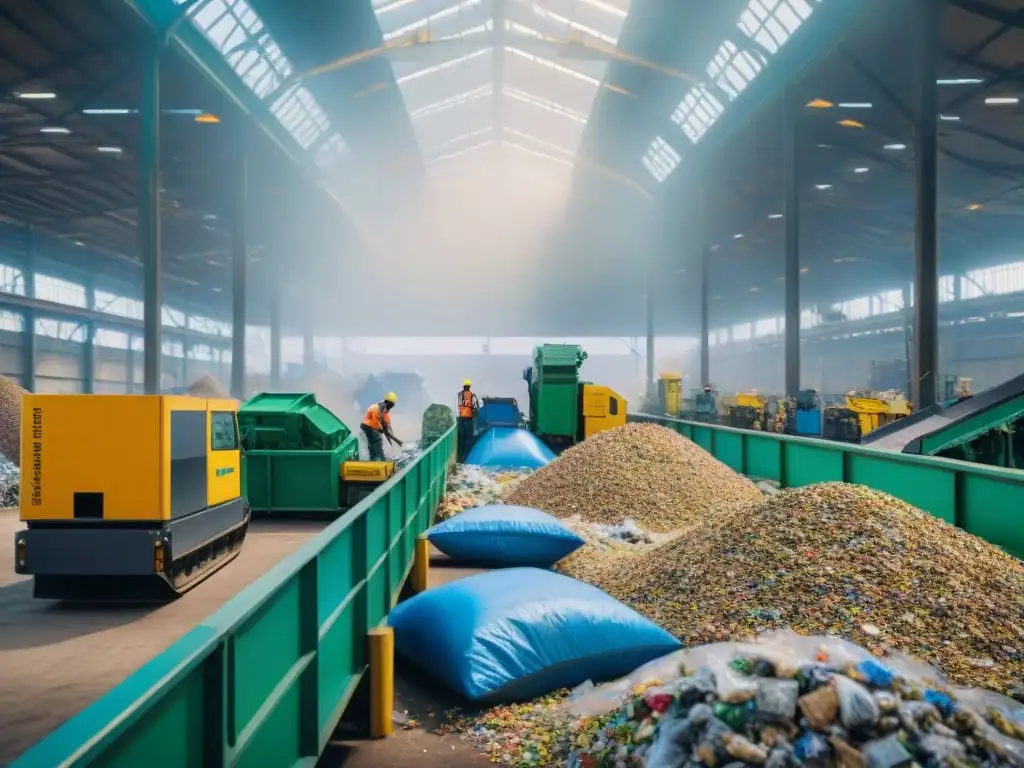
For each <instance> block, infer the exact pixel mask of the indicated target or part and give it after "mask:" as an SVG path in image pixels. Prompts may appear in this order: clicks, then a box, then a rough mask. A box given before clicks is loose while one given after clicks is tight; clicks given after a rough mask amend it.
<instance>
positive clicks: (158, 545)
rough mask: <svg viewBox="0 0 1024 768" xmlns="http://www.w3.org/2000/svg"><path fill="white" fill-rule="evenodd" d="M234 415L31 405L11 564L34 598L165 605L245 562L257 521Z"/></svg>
mask: <svg viewBox="0 0 1024 768" xmlns="http://www.w3.org/2000/svg"><path fill="white" fill-rule="evenodd" d="M237 410H238V403H237V402H236V401H234V400H208V399H202V398H193V397H185V396H173V395H35V394H29V395H25V396H24V397H23V399H22V430H21V443H22V456H23V457H31V458H30V459H29V460H27V461H24V464H25V470H26V471H25V472H24V473H23V476H22V485H21V499H20V502H19V508H20V514H21V520H22V522H24V523H25V524H26V526H27V527H26V529H25V530H22V531H18V532H17V533H16V534H15V540H14V548H15V561H14V562H15V571H16V572H17V573H19V574H25V575H30V576H33V577H34V594H35V596H36V597H41V598H55V599H84V600H94V599H125V600H164V599H168V598H173V597H175V596H177V595H180V594H182V593H184V592H187V591H188V590H189V589H191V588H192V587H194V586H195V585H196V584H198V583H199V582H201V581H202V580H203V579H205V578H206V577H207V576H209V575H210V574H212V573H213V572H215V571H216V570H218V569H219V568H221V567H222V566H224V565H226V564H227V563H228V562H229V561H230V560H232V559H233V558H234V557H235V556H237V555H238V552H239V550H240V549H241V546H242V542H243V541H244V539H245V535H246V531H247V529H248V525H249V517H250V508H249V504H248V502H247V501H246V498H245V492H244V484H243V483H244V481H243V479H242V468H243V465H242V455H241V451H240V444H239V436H238V423H237V413H236V412H237ZM83 438H85V439H87V440H88V445H87V447H86V448H85V450H83V443H82V440H83Z"/></svg>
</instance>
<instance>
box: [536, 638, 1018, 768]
mask: <svg viewBox="0 0 1024 768" xmlns="http://www.w3.org/2000/svg"><path fill="white" fill-rule="evenodd" d="M812 643H818V644H819V645H818V647H817V649H813V648H811V647H810V645H811V644H812ZM801 650H803V651H804V652H803V653H801V652H800V651H801ZM808 651H809V652H808ZM900 661H901V660H898V659H897V660H895V662H894V663H893V664H891V665H890V664H888V663H886V662H885V661H879V660H878V659H876V658H875V657H874V656H873V654H871V653H870V652H869V651H867V650H865V649H862V648H859V647H857V646H855V645H853V644H851V643H845V642H843V641H838V640H835V639H833V638H825V637H818V638H802V637H801V638H797V637H795V636H792V635H788V636H787V635H785V634H782V635H777V636H775V637H774V638H768V642H766V643H764V644H762V643H752V644H743V645H738V644H733V643H721V644H717V645H711V646H704V647H699V648H696V649H693V650H691V651H682V652H680V653H678V654H672V656H670V657H666V658H665V659H663V660H661V661H656V662H653V663H652V664H651V665H648V668H647V675H648V676H647V677H646V678H644V679H642V680H638V679H637V676H636V675H635V676H634V678H633V683H634V684H633V685H632V686H631V687H630V688H629V689H627V691H626V693H625V695H624V696H623V697H622V699H623V700H622V703H621V704H620V705H619V706H618V707H615V708H614V709H613V710H612V711H611V712H610V713H602V714H600V715H598V716H597V717H593V716H591V717H580V719H579V720H578V721H577V723H576V725H575V726H574V728H573V732H574V734H576V737H575V739H574V740H573V741H574V745H575V747H576V748H575V749H573V751H572V752H571V753H570V755H569V756H568V759H567V760H566V761H565V762H564V765H566V766H569V768H597V767H598V766H651V767H652V768H653V767H654V766H658V768H676V766H680V767H681V766H684V765H705V766H716V765H718V766H721V765H726V764H728V765H733V764H735V765H765V766H773V767H777V768H783V767H784V766H796V765H801V764H814V765H837V766H843V768H868V767H871V768H875V767H876V766H877V767H878V768H897V766H909V765H912V764H916V765H922V766H927V765H935V766H938V765H955V766H967V765H978V766H982V765H991V766H995V765H1024V742H1022V741H1020V739H1021V738H1022V737H1024V706H1021V705H1020V704H1019V703H1017V702H1015V701H1012V700H1010V699H1005V698H1003V697H1000V696H998V695H995V694H990V693H986V692H984V691H978V690H976V689H972V690H967V691H962V692H958V691H953V690H947V689H943V688H940V687H933V686H932V685H931V684H930V683H929V682H927V681H926V680H924V679H922V678H920V677H919V676H918V675H916V674H915V673H914V667H913V665H912V664H901V663H900ZM673 667H674V669H673ZM643 672H644V670H640V671H638V673H637V675H640V674H643ZM655 673H661V675H662V677H663V678H664V680H665V682H663V681H662V679H658V678H657V677H652V675H654V674H655ZM666 673H667V674H666ZM626 682H628V681H626ZM612 688H613V690H614V689H615V686H613V687H612ZM622 688H623V685H622V684H621V683H620V684H619V685H618V689H619V691H621V690H622ZM595 693H600V689H598V690H597V691H595ZM588 698H589V699H591V701H589V702H588V701H587V699H588ZM595 698H596V699H597V700H596V702H595V701H594V699H595ZM595 703H596V704H598V705H601V704H603V703H604V702H603V701H601V699H600V697H595V696H593V695H591V696H588V695H587V694H584V696H583V697H582V701H580V702H570V707H569V708H570V709H575V710H576V711H579V710H580V709H581V708H582V709H583V710H586V709H587V706H588V705H590V706H591V707H593V705H594V704H595ZM581 705H582V707H581ZM602 709H604V707H601V706H599V709H598V711H601V710H602ZM595 722H596V723H597V727H596V728H593V727H592V724H593V723H595ZM584 724H585V725H584ZM581 735H582V738H581ZM522 764H523V765H529V764H531V763H528V762H524V763H522ZM533 764H534V765H536V764H537V763H533Z"/></svg>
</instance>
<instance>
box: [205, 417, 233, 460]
mask: <svg viewBox="0 0 1024 768" xmlns="http://www.w3.org/2000/svg"><path fill="white" fill-rule="evenodd" d="M210 449H211V450H214V451H237V450H238V425H237V423H236V421H235V413H234V411H212V412H211V413H210Z"/></svg>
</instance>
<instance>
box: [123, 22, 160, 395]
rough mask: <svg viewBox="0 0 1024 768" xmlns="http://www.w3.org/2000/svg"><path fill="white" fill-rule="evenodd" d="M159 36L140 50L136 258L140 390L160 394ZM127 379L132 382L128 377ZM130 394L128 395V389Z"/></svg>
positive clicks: (154, 37)
mask: <svg viewBox="0 0 1024 768" xmlns="http://www.w3.org/2000/svg"><path fill="white" fill-rule="evenodd" d="M164 48H165V45H164V39H163V37H162V36H153V37H152V38H151V39H150V40H149V42H148V44H147V45H146V46H144V52H143V61H142V103H141V104H140V106H139V217H138V230H139V253H140V255H141V257H142V283H143V286H142V300H143V305H144V306H143V315H142V318H143V324H144V328H143V344H144V348H143V358H142V359H143V364H142V370H143V377H142V378H143V388H144V391H145V392H146V393H147V394H157V393H158V392H160V357H161V354H162V351H163V350H162V349H161V343H160V331H161V325H162V322H163V319H162V310H163V276H162V274H161V271H162V267H161V263H160V60H161V58H162V56H163V52H164ZM129 378H131V377H129ZM129 391H131V390H130V389H129Z"/></svg>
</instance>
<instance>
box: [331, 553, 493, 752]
mask: <svg viewBox="0 0 1024 768" xmlns="http://www.w3.org/2000/svg"><path fill="white" fill-rule="evenodd" d="M481 572H482V571H481V570H480V569H478V568H459V567H456V566H454V565H452V564H451V562H450V561H448V560H447V558H445V557H444V555H442V554H440V553H439V552H437V551H436V550H434V551H433V552H432V556H431V565H430V586H431V587H436V586H439V585H441V584H445V583H447V582H450V581H455V580H456V579H462V578H465V577H466V576H471V575H473V574H475V573H481ZM365 695H366V694H365V691H360V692H359V693H357V695H356V698H355V699H353V702H352V704H350V705H349V711H348V714H347V715H346V718H345V720H344V721H343V722H342V723H341V725H340V726H339V727H338V730H337V731H336V733H335V739H336V740H335V741H332V742H331V744H330V745H329V746H328V748H327V750H326V751H325V752H324V754H323V755H322V756H321V757H320V761H319V762H318V763H317V766H318V768H428V767H429V768H432V767H433V766H438V768H440V767H441V766H444V768H473V766H477V767H479V766H484V765H490V764H491V763H490V761H489V760H488V759H487V757H486V756H485V755H483V754H481V753H480V752H477V751H476V750H475V749H473V747H472V746H470V745H469V744H467V743H466V742H464V741H462V740H461V738H460V737H459V735H458V734H445V735H442V736H438V735H437V734H435V733H434V729H435V728H436V727H437V726H438V725H439V724H442V723H443V722H444V719H445V716H444V713H445V711H447V710H448V709H452V708H454V707H457V706H459V705H460V704H463V703H464V702H462V701H461V700H460V699H459V698H458V696H457V695H455V694H454V693H452V692H451V691H448V690H447V689H446V688H445V687H444V686H443V685H442V684H441V683H438V682H436V681H434V680H431V679H430V678H428V677H426V676H424V675H423V674H422V673H420V672H419V671H418V670H415V669H412V668H411V667H410V666H409V665H408V664H404V663H403V661H402V659H401V657H398V658H396V659H395V711H396V713H398V715H399V718H398V719H399V721H401V720H414V721H416V724H415V725H413V726H412V727H410V726H408V725H406V726H404V727H403V725H402V724H401V722H396V725H395V733H394V735H393V736H392V737H390V738H387V739H367V738H363V737H360V736H359V734H361V733H365V728H366V726H365V723H363V722H360V715H363V716H364V717H365V711H366V707H367V704H366V700H365V698H361V697H365Z"/></svg>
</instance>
